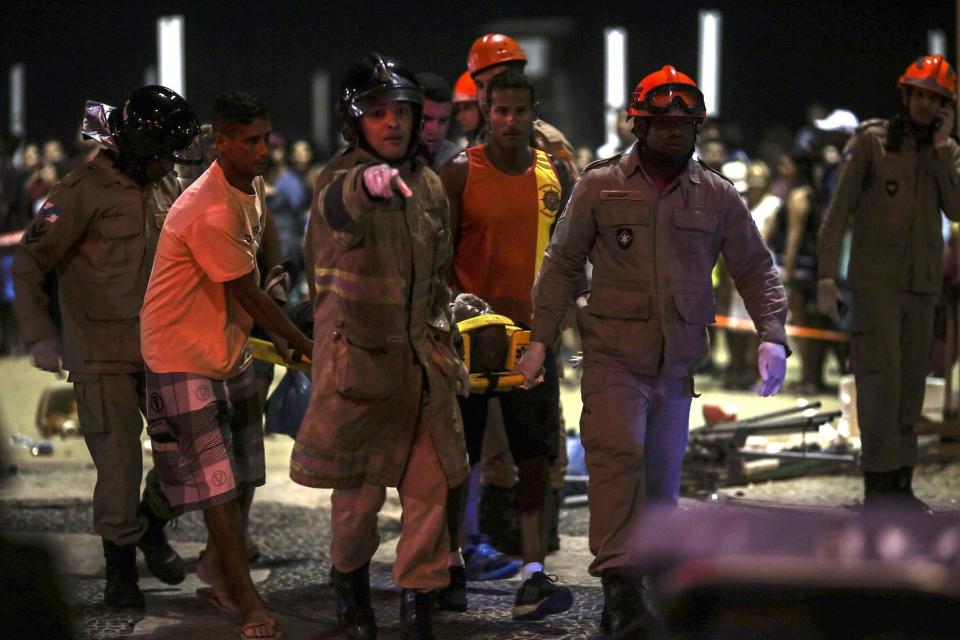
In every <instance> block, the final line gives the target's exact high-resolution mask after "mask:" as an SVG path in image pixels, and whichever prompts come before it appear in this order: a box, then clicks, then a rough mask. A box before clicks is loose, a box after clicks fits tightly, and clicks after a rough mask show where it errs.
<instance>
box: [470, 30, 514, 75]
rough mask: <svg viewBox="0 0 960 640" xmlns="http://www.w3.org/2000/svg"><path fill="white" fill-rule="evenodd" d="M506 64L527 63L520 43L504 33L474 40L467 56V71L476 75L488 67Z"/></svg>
mask: <svg viewBox="0 0 960 640" xmlns="http://www.w3.org/2000/svg"><path fill="white" fill-rule="evenodd" d="M504 62H523V63H526V62H527V56H526V54H524V53H523V48H522V47H521V46H520V43H519V42H517V41H516V40H514V39H513V38H511V37H510V36H505V35H503V34H502V33H488V34H487V35H485V36H483V37H481V38H477V39H476V40H474V42H473V45H472V46H471V47H470V53H468V54H467V71H469V72H470V75H476V74H477V73H478V72H480V71H483V70H484V69H486V68H487V67H492V66H493V65H495V64H503V63H504Z"/></svg>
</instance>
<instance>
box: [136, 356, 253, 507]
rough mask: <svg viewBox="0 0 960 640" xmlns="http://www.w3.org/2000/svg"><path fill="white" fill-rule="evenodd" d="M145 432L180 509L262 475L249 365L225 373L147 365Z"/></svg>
mask: <svg viewBox="0 0 960 640" xmlns="http://www.w3.org/2000/svg"><path fill="white" fill-rule="evenodd" d="M146 373H147V375H146V377H147V433H148V434H149V435H150V443H151V445H152V448H153V464H154V466H155V467H156V469H157V473H158V474H159V476H160V483H161V486H162V487H163V492H164V494H166V496H167V500H169V501H170V506H171V507H173V510H174V512H175V513H177V514H181V513H184V512H185V511H197V510H202V509H206V508H208V507H213V506H216V505H218V504H223V503H225V502H228V501H230V500H232V499H233V498H235V497H236V496H237V488H238V487H240V486H260V485H262V484H263V483H264V481H265V476H266V473H265V468H264V459H263V426H262V425H263V409H262V407H261V406H260V396H259V394H258V392H257V384H256V380H255V378H254V374H253V367H248V368H247V369H246V370H245V371H243V372H242V373H240V374H238V375H237V376H235V377H233V378H230V379H229V380H213V379H211V378H207V377H204V376H201V375H197V374H194V373H154V372H152V371H150V370H149V369H147V372H146Z"/></svg>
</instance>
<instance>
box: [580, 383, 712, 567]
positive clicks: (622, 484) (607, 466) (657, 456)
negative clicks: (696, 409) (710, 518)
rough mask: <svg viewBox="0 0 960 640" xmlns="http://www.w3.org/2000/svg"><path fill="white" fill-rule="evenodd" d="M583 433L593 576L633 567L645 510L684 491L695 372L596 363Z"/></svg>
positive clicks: (585, 392)
mask: <svg viewBox="0 0 960 640" xmlns="http://www.w3.org/2000/svg"><path fill="white" fill-rule="evenodd" d="M581 393H582V396H583V413H582V414H581V416H580V438H581V440H582V442H583V448H584V451H585V453H586V463H587V471H588V473H589V474H590V482H589V484H588V485H587V496H588V498H589V500H590V533H589V544H590V552H591V553H593V555H594V560H593V562H592V563H591V564H590V574H591V575H594V576H599V575H601V574H602V573H603V572H604V571H607V570H616V569H623V568H626V567H628V566H630V558H631V556H633V555H634V554H635V550H632V549H631V547H630V545H631V540H632V539H633V537H634V536H633V534H634V531H635V530H636V528H637V526H638V525H639V524H640V519H641V517H642V515H643V512H644V510H645V508H646V507H647V506H648V505H650V506H666V507H672V506H675V505H676V504H677V500H678V499H679V496H680V466H681V464H682V463H683V454H684V453H685V451H686V448H687V432H688V424H689V419H690V401H691V399H692V393H693V385H692V384H691V381H690V378H667V377H659V378H652V377H649V376H641V375H636V374H631V373H627V372H624V371H617V370H614V369H607V368H606V367H601V366H590V367H587V368H585V369H584V372H583V379H582V381H581Z"/></svg>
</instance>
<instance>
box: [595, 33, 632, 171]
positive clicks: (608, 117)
mask: <svg viewBox="0 0 960 640" xmlns="http://www.w3.org/2000/svg"><path fill="white" fill-rule="evenodd" d="M603 41H604V44H603V57H604V66H605V73H604V85H605V87H606V91H605V92H604V131H605V134H606V135H605V138H604V143H603V146H601V147H600V148H599V149H597V157H599V158H604V157H608V156H612V155H613V154H614V153H616V152H617V151H618V150H619V148H620V136H618V135H617V116H618V114H619V112H620V109H623V108H624V107H625V106H627V30H626V29H624V28H623V27H610V28H608V29H604V31H603Z"/></svg>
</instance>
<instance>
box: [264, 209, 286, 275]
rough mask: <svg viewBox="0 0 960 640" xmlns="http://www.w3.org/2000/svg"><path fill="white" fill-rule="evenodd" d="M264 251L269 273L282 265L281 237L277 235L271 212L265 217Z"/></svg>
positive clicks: (266, 213) (266, 212)
mask: <svg viewBox="0 0 960 640" xmlns="http://www.w3.org/2000/svg"><path fill="white" fill-rule="evenodd" d="M260 250H261V251H263V261H264V262H265V263H266V264H267V269H266V270H267V271H269V270H270V268H271V267H275V266H277V265H278V264H280V255H281V254H280V236H279V235H277V225H276V224H275V223H274V222H273V216H272V215H270V212H269V211H265V212H264V215H263V240H262V242H261V243H260Z"/></svg>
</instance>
